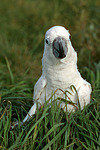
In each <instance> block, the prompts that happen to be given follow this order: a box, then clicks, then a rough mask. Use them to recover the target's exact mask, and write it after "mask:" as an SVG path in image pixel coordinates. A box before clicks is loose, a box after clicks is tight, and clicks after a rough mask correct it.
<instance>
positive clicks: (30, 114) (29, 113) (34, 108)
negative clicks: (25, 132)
mask: <svg viewBox="0 0 100 150" xmlns="http://www.w3.org/2000/svg"><path fill="white" fill-rule="evenodd" d="M36 107H37V106H36V103H35V104H34V105H33V106H32V107H31V109H30V111H29V112H28V114H27V115H26V117H25V118H24V120H23V121H22V122H23V123H24V122H25V121H27V120H29V119H30V118H31V117H32V116H33V115H34V114H35V113H36Z"/></svg>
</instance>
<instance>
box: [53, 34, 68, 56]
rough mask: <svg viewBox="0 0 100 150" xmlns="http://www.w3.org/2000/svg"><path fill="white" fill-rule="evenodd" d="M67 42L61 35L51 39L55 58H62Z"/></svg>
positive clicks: (65, 51) (66, 49)
mask: <svg viewBox="0 0 100 150" xmlns="http://www.w3.org/2000/svg"><path fill="white" fill-rule="evenodd" d="M67 51H68V48H67V42H66V39H64V38H63V37H60V36H59V37H57V38H55V39H54V41H53V54H54V56H55V57H56V58H64V57H66V55H67Z"/></svg>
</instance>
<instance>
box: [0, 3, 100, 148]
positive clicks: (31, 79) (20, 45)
mask: <svg viewBox="0 0 100 150" xmlns="http://www.w3.org/2000/svg"><path fill="white" fill-rule="evenodd" d="M99 22H100V2H99V1H98V0H95V1H91V0H88V1H86V0H70V1H67V0H66V1H65V0H63V1H60V0H53V1H50V0H48V1H47V0H43V1H41V0H33V1H32V0H26V1H25V0H17V1H15V0H10V1H9V0H3V1H0V149H4V150H6V149H9V150H17V149H20V150H23V149H24V150H27V149H30V150H31V149H32V150H34V149H36V150H39V149H43V150H46V149H49V150H56V149H57V150H58V149H59V150H60V149H69V150H82V149H83V150H85V149H87V150H99V149H100V131H99V130H100V40H99V39H100V27H99ZM54 25H63V26H65V27H66V28H67V29H69V31H70V33H71V35H72V43H73V46H74V48H75V50H76V51H77V52H78V67H79V69H80V71H81V74H82V76H83V77H84V78H85V79H86V80H87V81H89V82H90V83H91V84H92V87H93V92H92V97H91V103H90V104H89V105H88V106H87V107H86V108H84V110H83V111H80V110H78V111H77V112H75V113H73V114H72V113H71V114H68V113H67V112H66V113H64V112H63V111H62V110H61V109H60V108H59V107H58V106H57V105H56V102H52V104H51V109H50V108H49V106H48V105H47V104H45V105H44V107H43V108H41V110H38V111H37V114H36V115H35V116H34V117H33V118H32V119H31V120H30V121H29V122H27V123H25V124H24V125H23V126H18V128H15V129H14V130H11V129H10V126H11V124H12V122H14V121H16V120H19V121H21V120H22V119H23V118H24V117H25V115H26V113H27V111H28V110H29V109H30V107H31V105H32V103H33V102H32V95H33V87H34V84H35V83H36V81H37V79H38V78H39V76H40V75H41V58H42V54H43V40H44V34H45V32H46V30H47V29H49V28H50V27H51V26H54Z"/></svg>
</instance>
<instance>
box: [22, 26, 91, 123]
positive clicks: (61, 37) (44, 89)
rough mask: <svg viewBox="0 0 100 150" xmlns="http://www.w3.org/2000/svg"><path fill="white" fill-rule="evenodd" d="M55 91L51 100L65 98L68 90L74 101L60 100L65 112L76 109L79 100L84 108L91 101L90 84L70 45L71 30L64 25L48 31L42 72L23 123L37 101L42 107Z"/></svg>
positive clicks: (34, 110) (68, 94)
mask: <svg viewBox="0 0 100 150" xmlns="http://www.w3.org/2000/svg"><path fill="white" fill-rule="evenodd" d="M72 85H73V87H75V88H72ZM60 89H61V90H60ZM75 89H76V90H75ZM55 91H56V92H55ZM66 91H67V92H66ZM76 91H77V92H76ZM54 92H55V94H54V97H52V99H53V98H57V97H59V98H62V99H64V98H65V94H64V92H66V95H67V96H66V97H67V98H66V101H67V100H68V101H71V102H72V103H73V104H74V105H72V104H71V103H68V104H67V106H66V103H65V102H64V101H60V99H58V100H57V101H58V103H59V106H60V107H61V108H63V109H64V111H66V110H67V111H69V112H70V111H74V110H75V109H76V107H75V106H77V105H78V102H79V103H80V107H81V109H83V107H84V106H85V105H87V104H88V103H89V102H90V95H91V85H90V83H88V82H87V81H86V80H84V79H83V78H82V77H81V75H80V73H79V71H78V69H77V53H76V52H75V50H74V48H73V46H72V44H71V41H70V34H69V31H68V30H66V29H65V28H64V27H62V26H54V27H52V28H50V29H49V30H48V31H47V32H46V34H45V41H44V54H43V58H42V75H41V77H40V78H39V80H38V81H37V83H36V84H35V87H34V94H33V95H34V96H33V100H34V105H33V106H32V107H31V109H30V111H29V113H28V114H27V116H26V117H25V119H24V120H23V122H25V121H26V120H28V119H29V118H30V117H31V116H32V115H33V114H35V112H36V107H37V103H38V107H40V106H41V105H43V104H44V103H45V101H46V100H48V99H49V98H50V97H51V95H52V93H54ZM49 102H50V101H49ZM66 107H67V109H66Z"/></svg>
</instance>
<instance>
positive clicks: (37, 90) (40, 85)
mask: <svg viewBox="0 0 100 150" xmlns="http://www.w3.org/2000/svg"><path fill="white" fill-rule="evenodd" d="M46 85H47V80H46V78H45V77H44V76H43V75H42V76H41V77H40V78H39V80H38V81H37V83H36V84H35V86H34V96H33V99H34V100H35V101H36V100H38V99H39V98H40V96H41V94H42V92H43V91H44V89H45V87H46ZM39 107H40V105H39ZM36 108H37V105H36V103H34V104H33V106H32V107H31V109H30V111H29V112H28V114H27V116H26V117H25V118H24V120H23V121H22V122H23V123H24V122H25V121H26V120H28V119H30V117H31V116H32V115H34V114H35V112H36Z"/></svg>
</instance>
